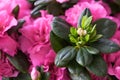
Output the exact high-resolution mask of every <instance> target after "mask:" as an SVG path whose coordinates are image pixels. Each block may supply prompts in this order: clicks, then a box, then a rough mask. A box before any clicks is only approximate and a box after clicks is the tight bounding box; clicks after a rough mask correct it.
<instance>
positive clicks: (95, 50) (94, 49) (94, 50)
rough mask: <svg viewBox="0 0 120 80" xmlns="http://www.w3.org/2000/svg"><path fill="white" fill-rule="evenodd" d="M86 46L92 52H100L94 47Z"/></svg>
mask: <svg viewBox="0 0 120 80" xmlns="http://www.w3.org/2000/svg"><path fill="white" fill-rule="evenodd" d="M85 48H86V50H87V51H88V52H89V53H90V54H98V53H99V50H98V49H96V48H94V47H90V46H86V47H85Z"/></svg>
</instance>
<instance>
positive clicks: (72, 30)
mask: <svg viewBox="0 0 120 80" xmlns="http://www.w3.org/2000/svg"><path fill="white" fill-rule="evenodd" d="M70 33H71V34H72V35H73V36H75V37H76V36H77V30H76V28H74V27H71V28H70Z"/></svg>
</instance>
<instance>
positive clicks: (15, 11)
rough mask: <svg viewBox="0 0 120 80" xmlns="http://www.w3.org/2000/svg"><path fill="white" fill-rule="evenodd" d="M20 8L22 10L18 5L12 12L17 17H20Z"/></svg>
mask: <svg viewBox="0 0 120 80" xmlns="http://www.w3.org/2000/svg"><path fill="white" fill-rule="evenodd" d="M19 10H20V7H19V5H17V6H16V7H15V8H14V9H13V11H12V14H14V16H15V18H17V17H18V14H19Z"/></svg>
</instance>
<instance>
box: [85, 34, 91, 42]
mask: <svg viewBox="0 0 120 80" xmlns="http://www.w3.org/2000/svg"><path fill="white" fill-rule="evenodd" d="M89 39H90V35H89V34H87V35H86V36H85V41H86V42H87V41H89Z"/></svg>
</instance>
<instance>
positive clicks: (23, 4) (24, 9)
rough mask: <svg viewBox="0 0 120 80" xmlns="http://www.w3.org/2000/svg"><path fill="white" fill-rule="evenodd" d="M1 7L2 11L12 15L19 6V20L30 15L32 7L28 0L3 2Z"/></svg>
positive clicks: (6, 0) (2, 0) (0, 2)
mask: <svg viewBox="0 0 120 80" xmlns="http://www.w3.org/2000/svg"><path fill="white" fill-rule="evenodd" d="M0 5H1V6H0V10H6V11H7V12H8V13H9V14H11V13H12V11H13V9H14V8H15V7H16V6H17V5H19V7H20V11H19V15H18V16H19V18H22V17H24V16H26V15H29V14H30V7H31V5H30V4H29V3H28V1H27V0H1V1H0Z"/></svg>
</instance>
